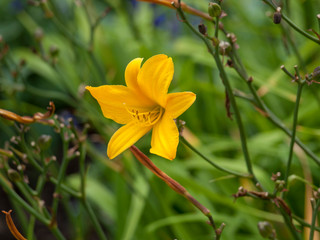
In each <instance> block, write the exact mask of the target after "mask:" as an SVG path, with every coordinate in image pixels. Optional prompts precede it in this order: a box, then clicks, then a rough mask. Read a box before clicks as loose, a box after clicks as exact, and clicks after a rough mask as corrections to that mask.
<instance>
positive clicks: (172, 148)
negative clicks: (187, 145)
mask: <svg viewBox="0 0 320 240" xmlns="http://www.w3.org/2000/svg"><path fill="white" fill-rule="evenodd" d="M178 143H179V131H178V128H177V126H176V123H175V122H174V120H173V119H172V118H170V116H169V115H168V114H167V113H164V115H163V117H162V118H161V119H160V120H159V121H158V122H157V123H156V124H155V126H154V127H153V130H152V140H151V149H150V152H151V153H153V154H157V155H159V156H161V157H164V158H167V159H169V160H173V159H174V158H175V157H176V153H177V147H178Z"/></svg>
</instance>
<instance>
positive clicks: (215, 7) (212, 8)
mask: <svg viewBox="0 0 320 240" xmlns="http://www.w3.org/2000/svg"><path fill="white" fill-rule="evenodd" d="M208 13H209V15H210V16H211V17H213V18H214V17H219V16H220V14H221V7H220V5H219V4H217V3H213V2H209V7H208Z"/></svg>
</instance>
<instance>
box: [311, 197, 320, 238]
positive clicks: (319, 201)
mask: <svg viewBox="0 0 320 240" xmlns="http://www.w3.org/2000/svg"><path fill="white" fill-rule="evenodd" d="M316 201H317V203H316V206H315V207H314V209H313V212H312V221H311V226H310V235H309V240H313V235H314V230H315V228H316V220H317V214H318V211H319V206H320V199H317V200H316Z"/></svg>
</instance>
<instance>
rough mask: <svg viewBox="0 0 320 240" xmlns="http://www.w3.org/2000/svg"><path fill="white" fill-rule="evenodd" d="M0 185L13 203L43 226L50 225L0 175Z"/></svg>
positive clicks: (48, 221)
mask: <svg viewBox="0 0 320 240" xmlns="http://www.w3.org/2000/svg"><path fill="white" fill-rule="evenodd" d="M0 185H1V186H2V187H3V189H4V190H5V191H6V192H7V193H8V195H10V197H12V198H13V199H14V200H15V201H17V202H18V203H19V204H20V205H21V206H22V207H23V208H24V209H25V210H27V212H29V213H30V214H31V215H33V216H35V217H36V218H37V219H38V220H39V221H40V222H42V223H43V224H45V225H47V226H48V225H49V224H50V220H48V219H46V218H45V217H44V216H42V215H41V214H40V213H39V212H37V211H36V210H35V209H34V208H32V207H31V206H30V205H29V204H28V203H26V202H25V201H24V200H23V199H22V198H21V197H20V196H19V195H18V194H17V193H16V192H15V191H14V190H13V189H12V188H11V187H10V185H9V183H8V182H6V180H5V179H4V177H3V176H2V175H1V174H0Z"/></svg>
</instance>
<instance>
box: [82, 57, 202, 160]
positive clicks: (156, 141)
mask: <svg viewBox="0 0 320 240" xmlns="http://www.w3.org/2000/svg"><path fill="white" fill-rule="evenodd" d="M141 63H142V58H135V59H133V60H132V61H131V62H130V63H129V64H128V66H127V68H126V71H125V81H126V84H127V86H122V85H103V86H100V87H89V86H87V87H86V89H87V90H89V91H90V93H91V95H92V96H93V97H94V98H95V99H96V100H97V101H98V103H99V104H100V107H101V110H102V113H103V115H104V116H105V117H106V118H109V119H112V120H114V121H115V122H117V123H119V124H125V125H124V126H122V127H121V128H120V129H119V130H118V131H116V132H115V134H114V135H113V136H112V137H111V139H110V141H109V144H108V150H107V154H108V157H109V158H110V159H113V158H115V157H116V156H118V155H119V154H120V153H122V152H123V151H125V150H126V149H128V148H129V147H131V146H132V145H133V144H135V143H136V142H137V141H138V140H139V139H140V138H141V137H142V136H144V135H145V134H146V133H147V132H149V131H150V130H151V129H152V140H151V149H150V152H151V153H153V154H157V155H159V156H161V157H164V158H167V159H170V160H172V159H174V158H175V157H176V152H177V146H178V143H179V132H178V128H177V126H176V123H175V121H174V119H175V118H177V117H178V116H180V115H181V114H182V113H184V112H185V111H186V110H187V109H188V108H189V107H190V106H191V105H192V103H193V102H194V101H195V99H196V95H195V94H194V93H192V92H179V93H169V94H168V88H169V85H170V83H171V81H172V77H173V72H174V68H173V62H172V59H171V58H168V57H167V56H166V55H164V54H159V55H155V56H153V57H151V58H149V59H148V60H147V61H146V62H145V63H144V64H143V65H142V67H141Z"/></svg>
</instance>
